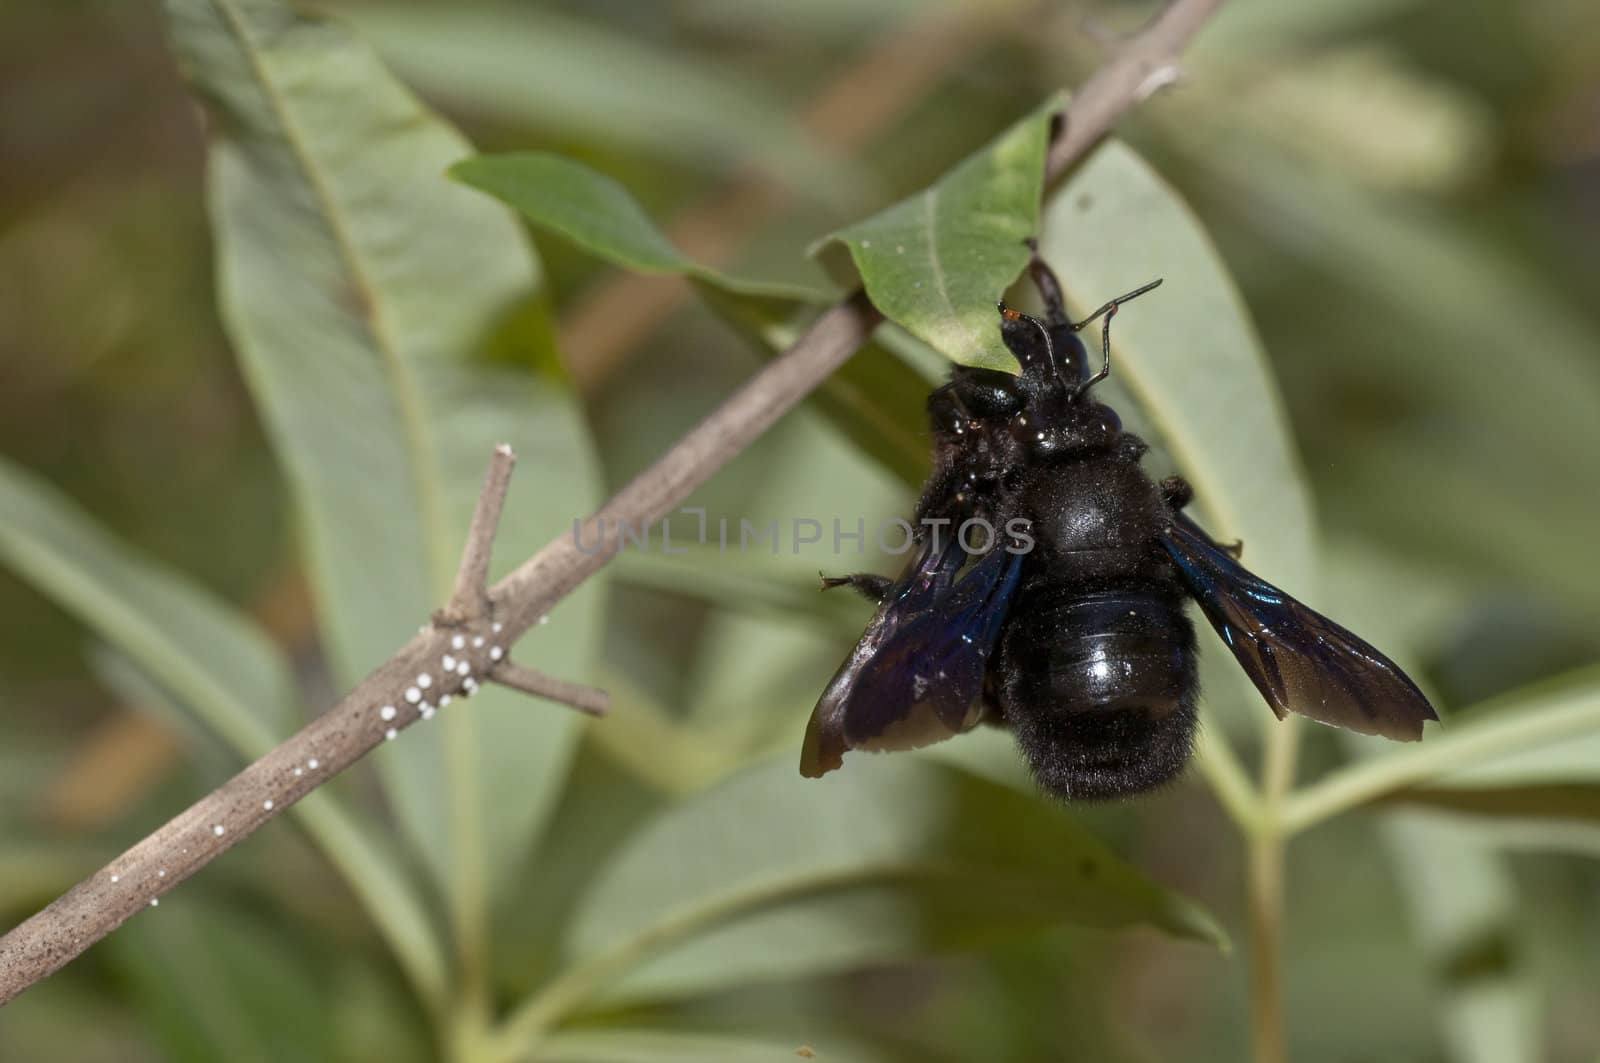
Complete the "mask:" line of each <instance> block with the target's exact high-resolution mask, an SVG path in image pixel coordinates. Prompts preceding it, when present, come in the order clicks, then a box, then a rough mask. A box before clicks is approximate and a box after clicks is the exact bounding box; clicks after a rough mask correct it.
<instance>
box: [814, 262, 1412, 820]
mask: <svg viewBox="0 0 1600 1063" xmlns="http://www.w3.org/2000/svg"><path fill="white" fill-rule="evenodd" d="M1029 272H1030V273H1031V275H1032V277H1033V281H1034V284H1035V285H1036V286H1037V287H1038V289H1039V293H1040V296H1041V297H1042V299H1043V302H1044V306H1045V311H1046V316H1045V320H1044V321H1039V320H1038V319H1036V318H1033V317H1030V316H1028V315H1026V314H1021V313H1018V312H1016V311H1015V310H1009V309H1007V308H1006V306H1005V304H1004V303H1001V304H1000V305H999V310H1000V331H1001V336H1002V338H1003V339H1004V341H1005V344H1006V346H1007V347H1008V348H1009V349H1010V350H1011V352H1012V353H1013V354H1015V355H1016V357H1017V360H1018V362H1020V363H1021V366H1022V374H1021V376H1013V375H1011V374H1009V373H1003V372H998V371H995V370H990V369H975V368H970V367H966V366H957V367H956V368H955V370H954V371H953V372H952V373H951V377H950V381H949V383H947V384H944V385H943V386H941V387H939V388H938V389H937V390H935V391H934V392H933V394H932V395H931V396H930V397H929V399H928V414H929V418H930V421H931V423H932V430H933V442H934V446H933V451H934V454H933V457H934V461H933V472H932V474H931V475H930V476H929V478H928V482H927V484H926V485H925V486H924V488H923V493H922V499H921V501H920V502H919V503H918V506H917V511H916V517H917V525H918V528H919V529H920V530H919V532H918V534H917V536H916V538H915V540H914V549H913V551H912V554H911V560H910V563H909V564H908V565H907V566H906V569H905V571H904V572H902V573H901V574H900V576H899V577H898V578H897V579H892V580H891V579H888V578H885V577H882V576H875V575H871V574H859V575H853V576H846V577H843V578H837V579H826V578H825V579H824V581H823V583H824V586H825V587H834V586H845V585H848V586H852V587H854V588H856V589H857V590H858V591H860V592H862V593H863V594H865V595H866V596H867V597H869V598H871V599H872V600H874V601H877V602H878V603H879V606H878V610H877V612H876V614H874V616H873V618H872V620H871V622H870V623H869V624H868V625H867V629H866V631H865V632H864V633H863V634H862V636H861V640H860V641H859V642H858V643H857V644H856V647H855V649H854V650H853V651H852V652H851V654H850V656H849V657H848V658H847V659H846V660H845V662H844V664H842V665H841V666H840V668H839V671H838V672H837V673H836V674H835V675H834V677H833V681H832V682H830V683H829V684H828V687H827V689H826V690H825V691H824V692H823V694H822V697H821V699H820V700H819V701H818V702H817V706H816V709H815V710H814V711H813V712H812V715H811V722H810V725H809V726H808V728H807V730H806V738H805V748H804V751H803V753H802V755H801V761H800V771H801V774H803V775H806V776H810V777H816V776H820V775H822V774H824V773H825V772H828V771H831V770H833V769H834V768H837V767H839V766H840V764H841V763H842V760H843V756H844V753H845V751H847V750H851V749H866V750H891V749H910V748H915V747H917V746H922V745H927V744H929V743H931V742H936V741H938V740H940V739H943V738H948V737H949V736H951V735H954V734H959V733H961V732H963V731H966V730H969V729H970V728H972V727H974V726H976V725H977V723H978V722H979V721H980V720H987V721H990V722H994V723H999V724H1003V725H1005V726H1008V727H1009V728H1010V729H1011V731H1012V732H1013V734H1015V736H1016V739H1017V743H1018V744H1019V745H1020V746H1021V747H1022V751H1023V753H1024V754H1025V755H1026V756H1027V758H1028V762H1029V764H1030V765H1031V766H1032V769H1033V774H1034V777H1035V778H1036V779H1037V780H1038V783H1039V785H1040V786H1042V787H1043V788H1044V789H1046V790H1049V791H1051V792H1052V793H1055V794H1059V795H1060V796H1062V797H1069V798H1106V797H1116V796H1121V795H1126V794H1134V793H1138V792H1140V791H1143V790H1148V789H1150V788H1152V787H1155V786H1159V785H1161V784H1162V783H1164V782H1166V781H1167V780H1169V779H1171V778H1172V777H1173V776H1175V775H1176V774H1177V773H1178V772H1179V771H1181V770H1182V768H1183V766H1184V764H1185V763H1186V762H1187V760H1188V758H1189V754H1190V751H1191V748H1192V745H1193V737H1194V729H1195V701H1196V697H1197V694H1198V685H1199V684H1198V675H1197V671H1196V648H1195V635H1194V627H1193V626H1192V625H1191V624H1190V622H1189V618H1188V617H1187V616H1186V615H1185V610H1184V605H1185V602H1186V600H1187V599H1189V598H1193V599H1194V600H1195V601H1197V602H1199V603H1200V608H1201V610H1202V611H1203V612H1204V613H1205V615H1206V619H1208V620H1210V621H1211V625H1212V627H1214V628H1216V630H1217V632H1218V633H1219V634H1220V635H1221V636H1222V639H1223V641H1224V642H1226V643H1227V644H1228V646H1229V648H1230V649H1232V651H1233V654H1234V656H1235V657H1236V658H1238V661H1239V663H1240V664H1241V665H1242V666H1243V667H1244V670H1245V672H1246V673H1248V674H1249V676H1250V679H1251V681H1252V682H1254V683H1255V685H1256V687H1257V688H1258V689H1259V690H1260V691H1261V693H1262V695H1263V696H1264V697H1265V698H1266V700H1267V704H1268V705H1269V706H1270V707H1271V708H1272V711H1273V712H1274V713H1276V714H1277V716H1278V717H1279V718H1280V719H1281V718H1282V717H1283V716H1284V714H1285V713H1287V712H1296V713H1299V714H1301V715H1303V716H1309V717H1311V718H1312V719H1314V720H1319V721H1321V722H1323V723H1327V724H1332V725H1335V726H1338V727H1345V728H1348V729H1350V730H1352V731H1359V732H1361V733H1362V734H1376V735H1383V736H1385V737H1388V738H1394V739H1400V740H1402V741H1414V740H1416V739H1419V738H1421V737H1422V724H1423V721H1424V720H1434V719H1437V718H1438V717H1437V716H1435V715H1434V711H1433V709H1432V707H1431V706H1430V705H1429V704H1428V700H1427V698H1425V697H1424V696H1423V694H1422V692H1421V691H1420V690H1418V689H1417V687H1416V684H1414V683H1412V681H1411V680H1410V679H1409V678H1407V677H1406V675H1405V673H1404V672H1402V671H1401V670H1400V669H1399V668H1398V667H1397V666H1396V665H1395V664H1394V662H1392V661H1390V660H1389V659H1388V658H1387V657H1385V656H1384V655H1383V654H1381V653H1379V652H1378V651H1377V650H1375V649H1373V648H1372V647H1371V646H1369V645H1367V644H1366V643H1365V642H1363V641H1362V640H1361V639H1359V638H1357V637H1356V636H1355V635H1352V634H1351V633H1350V632H1348V631H1346V630H1345V629H1344V628H1342V627H1340V626H1339V625H1338V624H1335V623H1334V622H1333V621H1331V620H1329V619H1328V618H1327V617H1325V616H1322V615H1321V614H1320V613H1317V612H1314V611H1313V610H1311V609H1308V608H1306V607H1305V606H1304V605H1301V604H1300V603H1299V602H1297V601H1295V600H1294V599H1293V598H1291V597H1289V595H1287V594H1285V593H1284V592H1283V591H1280V590H1279V589H1278V588H1276V587H1274V586H1272V585H1271V584H1269V583H1267V582H1266V581H1265V580H1262V579H1260V578H1258V577H1257V576H1255V575H1253V574H1252V573H1250V572H1249V571H1247V570H1246V569H1245V568H1243V567H1242V566H1241V565H1240V564H1239V563H1238V561H1237V560H1236V558H1237V557H1238V554H1239V550H1240V547H1239V546H1238V545H1237V544H1236V545H1233V546H1225V545H1222V544H1219V543H1217V542H1215V541H1214V540H1212V538H1211V537H1210V536H1209V535H1207V534H1206V533H1205V532H1204V531H1202V530H1201V529H1200V527H1199V526H1198V525H1196V524H1195V523H1194V522H1193V521H1191V520H1190V519H1189V518H1188V517H1187V516H1185V515H1184V514H1183V508H1184V506H1185V505H1186V504H1188V502H1189V500H1190V498H1191V496H1192V492H1191V489H1190V487H1189V485H1188V484H1187V483H1185V482H1184V481H1183V480H1182V479H1181V478H1179V477H1171V478H1169V479H1166V480H1163V481H1161V482H1160V483H1156V482H1155V481H1153V480H1151V479H1150V477H1149V476H1148V475H1146V474H1145V472H1144V471H1143V470H1142V469H1141V468H1140V467H1139V459H1140V457H1141V456H1142V455H1143V454H1144V452H1145V451H1146V449H1148V448H1147V446H1146V444H1145V442H1144V441H1143V440H1141V439H1140V438H1139V437H1138V436H1136V435H1133V434H1131V433H1129V432H1124V431H1123V430H1122V422H1121V420H1120V419H1119V418H1118V416H1117V414H1116V411H1114V410H1112V409H1111V408H1110V407H1109V406H1106V405H1104V404H1102V403H1099V402H1096V401H1094V398H1093V397H1092V394H1091V390H1092V389H1093V387H1094V385H1095V384H1097V383H1098V382H1100V381H1101V380H1104V379H1105V378H1106V377H1107V375H1108V374H1109V373H1110V372H1111V340H1110V335H1111V319H1112V317H1114V316H1115V315H1116V313H1117V311H1118V309H1119V308H1120V307H1121V306H1122V304H1124V303H1126V302H1127V301H1128V300H1130V299H1133V298H1135V297H1136V296H1139V295H1142V294H1144V293H1145V292H1147V291H1149V290H1151V289H1152V288H1154V287H1156V285H1158V284H1160V283H1161V282H1160V281H1156V282H1155V283H1153V284H1148V285H1146V286H1144V287H1143V288H1140V289H1138V290H1136V291H1132V292H1129V293H1128V294H1127V295H1124V296H1121V297H1119V298H1117V299H1113V300H1112V301H1111V302H1109V303H1107V304H1106V305H1105V306H1103V307H1101V308H1100V309H1099V310H1097V311H1095V312H1094V313H1093V314H1090V315H1089V316H1088V317H1087V318H1085V319H1084V320H1082V321H1079V322H1072V321H1071V320H1069V319H1068V318H1067V316H1066V313H1065V311H1064V310H1063V308H1062V302H1061V290H1060V286H1059V285H1058V283H1057V282H1056V279H1055V276H1054V274H1052V273H1051V271H1050V270H1049V268H1048V267H1047V266H1046V265H1045V264H1044V263H1043V262H1042V261H1040V259H1039V258H1038V256H1037V254H1035V256H1034V258H1033V260H1032V262H1031V264H1030V266H1029ZM1096 319H1103V321H1104V324H1103V325H1102V330H1101V338H1102V342H1101V349H1102V354H1103V358H1104V361H1103V362H1102V363H1101V366H1100V368H1099V370H1098V371H1097V372H1095V373H1094V374H1093V375H1090V372H1089V359H1088V353H1087V351H1086V350H1085V348H1084V345H1083V344H1082V342H1081V341H1080V340H1079V339H1078V337H1077V333H1078V331H1079V330H1081V329H1082V328H1084V327H1085V326H1086V325H1088V324H1089V323H1090V322H1092V321H1095V320H1096ZM963 529H965V531H964V532H963ZM941 533H942V534H941ZM985 538H987V539H988V540H989V541H987V542H986V541H983V540H984V539H985ZM958 577H959V578H958Z"/></svg>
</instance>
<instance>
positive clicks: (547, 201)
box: [450, 152, 930, 484]
mask: <svg viewBox="0 0 1600 1063" xmlns="http://www.w3.org/2000/svg"><path fill="white" fill-rule="evenodd" d="M450 172H451V174H452V175H454V176H455V177H456V178H458V179H459V180H461V181H464V182H466V183H467V184H469V185H472V186H473V187H474V188H478V189H481V190H482V191H484V192H487V193H489V194H490V195H492V196H495V197H496V198H498V199H500V200H502V201H504V202H505V203H508V204H510V205H511V206H513V207H515V208H516V209H518V210H519V211H521V212H522V214H523V216H524V217H526V218H527V219H528V220H529V221H530V222H532V223H533V224H535V225H537V226H539V227H540V228H542V229H546V230H549V231H550V232H553V233H556V234H557V235H559V236H561V237H563V238H565V239H567V240H570V241H571V242H572V243H574V244H576V245H577V246H578V247H580V248H582V249H583V250H585V251H587V252H589V253H590V254H592V255H594V256H596V257H597V258H601V259H604V260H605V261H607V262H610V263H612V264H613V265H617V266H621V267H622V268H624V269H630V270H635V271H638V272H642V273H667V274H675V275H679V276H684V277H689V278H691V279H692V280H693V281H694V283H695V287H696V289H697V290H698V291H699V293H700V295H701V297H702V298H703V299H705V301H706V303H707V304H708V305H709V306H710V307H711V309H712V310H713V311H715V312H716V313H717V314H718V315H719V316H720V317H722V318H723V320H725V321H727V322H728V323H729V324H730V325H732V326H733V327H735V328H736V329H738V330H739V332H740V333H741V334H743V335H745V336H746V337H750V338H752V339H754V340H755V341H756V346H757V347H758V349H760V350H762V351H764V352H765V351H774V350H781V349H782V348H784V347H786V346H787V345H788V344H789V343H790V342H792V341H793V340H794V338H795V337H796V336H797V335H798V334H799V329H798V327H797V323H798V322H799V321H800V320H801V319H802V318H803V317H804V316H805V315H806V314H807V313H808V312H809V311H810V310H811V309H812V308H813V307H814V306H815V305H817V304H819V303H822V302H824V301H825V297H824V296H822V295H819V294H818V293H815V292H811V291H808V290H806V289H804V288H797V287H794V286H791V285H784V284H774V283H767V282H762V281H751V280H745V279H743V278H739V277H733V276H730V275H728V274H726V273H723V272H721V271H719V270H714V269H711V268H710V267H708V266H704V265H701V264H700V263H698V262H695V261H694V260H693V259H691V258H689V257H688V256H686V255H685V254H684V253H683V252H682V251H680V250H678V248H677V247H676V246H675V245H674V244H673V243H672V241H671V240H670V239H668V238H667V236H666V234H665V233H663V232H662V231H661V230H660V229H658V228H657V227H656V225H655V223H654V222H652V221H651V220H650V218H649V216H648V215H647V214H645V212H644V209H643V208H642V207H640V206H639V204H638V202H637V201H636V200H635V199H634V198H633V197H632V196H631V195H630V194H629V193H628V191H627V189H625V188H624V187H623V186H622V185H620V184H618V183H617V182H616V181H614V180H612V179H611V178H610V177H607V176H606V175H605V174H601V173H597V172H595V171H594V170H591V169H589V168H588V167H587V166H584V165H583V164H581V163H578V162H574V161H573V160H571V159H567V158H563V157H561V156H559V155H551V154H548V153H544V152H513V153H509V154H503V155H481V156H478V157H476V158H472V159H468V160H466V161H464V162H461V163H458V164H457V165H456V166H455V167H453V168H452V169H451V171H450ZM929 383H930V382H929V380H928V378H927V377H926V376H924V375H923V374H922V373H921V372H919V371H918V370H917V369H916V368H915V367H914V366H912V365H911V364H908V362H907V361H906V360H904V359H902V358H899V357H896V356H895V355H894V354H891V353H890V352H888V351H886V350H884V349H883V348H882V347H880V346H879V345H877V344H875V343H874V344H869V345H867V347H866V348H864V349H863V350H861V351H860V352H858V353H857V354H856V355H855V357H854V358H852V359H850V361H849V362H847V363H845V365H844V366H843V367H842V368H841V369H840V370H839V371H838V372H836V373H834V374H833V376H832V377H830V378H829V379H828V380H827V382H826V383H824V384H823V385H822V387H821V388H819V389H818V390H817V391H816V393H815V395H814V400H815V402H816V403H817V405H818V407H819V408H820V409H821V411H822V412H823V413H824V414H825V415H826V416H827V417H828V418H829V419H830V420H831V421H832V422H833V424H834V426H835V427H837V428H838V429H840V430H841V431H843V432H844V433H845V435H846V436H847V437H848V438H849V439H850V440H851V441H852V442H854V443H855V444H856V445H857V446H858V447H860V448H861V449H862V451H863V452H865V453H866V454H868V455H869V456H871V457H873V458H875V459H876V460H878V461H879V462H880V463H881V464H883V465H884V467H886V468H888V469H889V470H890V471H891V472H893V473H894V474H895V475H896V476H898V477H900V478H901V479H902V480H904V481H905V482H907V483H913V484H914V483H920V482H921V480H922V478H923V477H924V476H925V475H926V474H927V470H928V442H927V436H926V420H927V417H926V415H925V414H924V412H923V402H924V400H925V398H926V396H927V393H928V389H929Z"/></svg>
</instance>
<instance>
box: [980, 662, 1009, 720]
mask: <svg viewBox="0 0 1600 1063" xmlns="http://www.w3.org/2000/svg"><path fill="white" fill-rule="evenodd" d="M982 698H983V716H982V718H981V720H980V722H981V723H984V724H987V725H988V726H990V727H998V728H1000V729H1001V730H1003V731H1009V730H1010V729H1011V721H1009V720H1007V719H1006V710H1005V709H1003V708H1001V707H1000V695H999V693H998V692H997V690H996V689H995V673H994V670H993V669H992V668H991V669H990V670H989V672H988V673H987V674H986V675H985V676H984V677H983V694H982Z"/></svg>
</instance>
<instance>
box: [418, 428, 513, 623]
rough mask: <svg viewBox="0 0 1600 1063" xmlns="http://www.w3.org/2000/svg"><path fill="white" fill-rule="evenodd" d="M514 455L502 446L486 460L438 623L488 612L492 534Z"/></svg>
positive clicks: (501, 504)
mask: <svg viewBox="0 0 1600 1063" xmlns="http://www.w3.org/2000/svg"><path fill="white" fill-rule="evenodd" d="M516 464H517V456H516V455H515V454H513V453H512V452H511V448H510V447H509V446H507V445H506V444H504V443H501V444H500V445H499V446H497V447H495V448H494V456H493V457H492V458H490V459H489V473H488V475H487V476H485V477H484V480H483V490H481V491H479V492H478V504H477V506H476V507H474V508H473V511H472V523H471V524H469V525H468V526H467V545H466V546H465V547H464V548H463V549H462V551H461V566H460V567H459V568H458V569H456V583H455V587H454V589H453V590H452V591H451V592H450V601H449V602H448V603H446V605H445V607H444V609H443V610H441V611H440V614H439V616H438V617H437V618H436V619H437V620H438V621H439V622H440V623H443V624H445V625H447V626H453V625H456V624H461V623H464V622H466V620H468V619H469V618H470V617H474V616H481V615H483V614H484V612H485V611H486V610H487V609H488V606H489V601H488V597H487V591H488V586H489V561H490V560H491V559H492V558H493V557H494V533H495V529H496V528H498V527H499V526H500V511H501V510H503V509H504V508H505V504H506V491H508V490H509V489H510V487H511V471H512V469H514V468H515V467H516Z"/></svg>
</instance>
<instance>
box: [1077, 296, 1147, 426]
mask: <svg viewBox="0 0 1600 1063" xmlns="http://www.w3.org/2000/svg"><path fill="white" fill-rule="evenodd" d="M1159 287H1161V278H1160V277H1157V278H1156V279H1155V280H1153V281H1151V282H1150V283H1149V284H1146V285H1144V286H1143V287H1142V288H1135V289H1134V290H1133V291H1131V292H1129V293H1128V294H1126V295H1119V296H1117V297H1116V298H1115V299H1113V300H1111V301H1110V302H1109V303H1107V304H1106V305H1105V306H1102V307H1101V308H1100V309H1098V310H1096V311H1095V312H1094V313H1092V314H1090V315H1089V316H1088V317H1086V318H1084V319H1083V320H1082V321H1079V322H1077V323H1076V324H1073V325H1072V326H1071V328H1072V331H1073V332H1077V331H1078V330H1079V329H1081V328H1083V327H1084V326H1085V325H1087V324H1089V323H1090V322H1091V321H1093V320H1094V319H1095V318H1097V317H1099V316H1100V315H1102V314H1104V315H1105V321H1104V323H1102V325H1101V328H1100V349H1101V352H1102V353H1103V355H1104V359H1105V360H1104V361H1103V362H1101V364H1100V372H1098V373H1096V374H1095V375H1094V376H1092V377H1090V378H1089V379H1088V380H1085V381H1084V382H1083V383H1081V384H1079V385H1078V386H1077V387H1076V388H1074V389H1073V392H1072V397H1073V399H1078V398H1080V397H1081V396H1082V395H1083V394H1084V393H1085V392H1087V391H1088V390H1089V389H1090V388H1092V387H1094V386H1095V385H1096V384H1098V383H1100V381H1102V380H1104V379H1105V378H1106V377H1108V376H1110V375H1111V319H1112V318H1114V317H1116V316H1117V311H1118V310H1119V309H1121V308H1122V304H1123V303H1126V302H1129V301H1131V300H1133V299H1137V298H1138V297H1139V296H1141V295H1143V294H1144V293H1145V292H1148V291H1152V290H1154V289H1156V288H1159Z"/></svg>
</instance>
